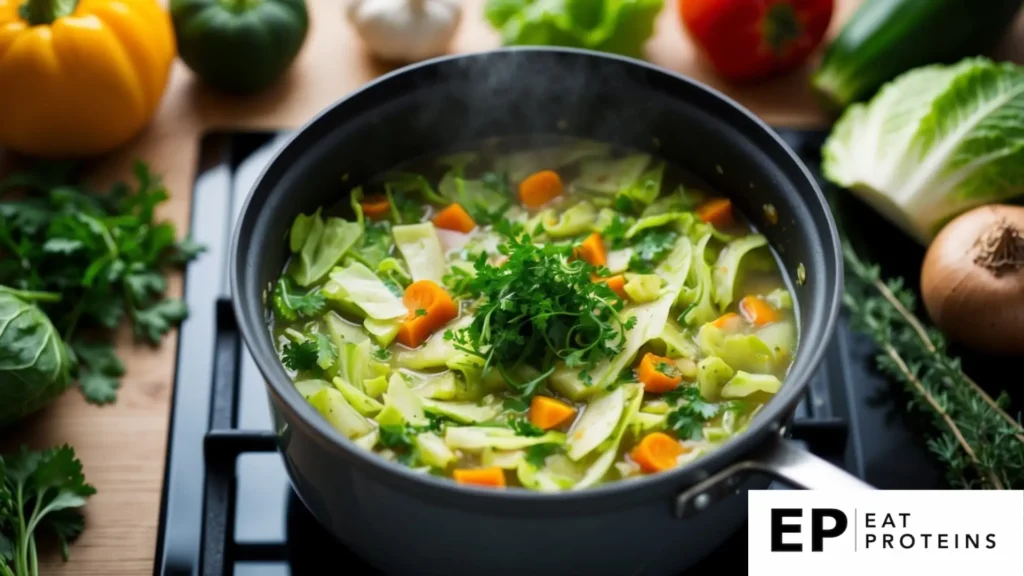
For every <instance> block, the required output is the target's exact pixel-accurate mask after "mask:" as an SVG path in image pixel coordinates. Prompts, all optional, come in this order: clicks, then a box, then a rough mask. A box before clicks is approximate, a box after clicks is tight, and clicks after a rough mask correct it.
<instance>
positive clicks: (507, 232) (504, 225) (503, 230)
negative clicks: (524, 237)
mask: <svg viewBox="0 0 1024 576" xmlns="http://www.w3.org/2000/svg"><path fill="white" fill-rule="evenodd" d="M494 231H495V232H497V233H498V234H501V235H502V236H504V237H506V238H518V237H519V236H520V235H521V234H523V232H525V231H526V227H525V226H523V223H522V222H517V221H515V220H509V219H508V218H502V219H501V220H498V221H497V222H495V223H494Z"/></svg>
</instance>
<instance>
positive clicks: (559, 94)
mask: <svg viewBox="0 0 1024 576" xmlns="http://www.w3.org/2000/svg"><path fill="white" fill-rule="evenodd" d="M540 134H567V135H573V136H579V137H585V138H591V139H596V140H601V141H605V142H612V143H618V144H622V145H625V146H628V147H632V148H636V149H641V150H646V151H649V152H651V153H653V154H657V155H658V156H661V157H663V158H665V159H667V160H668V161H670V162H674V163H676V164H678V165H680V166H682V167H684V168H686V169H688V170H690V171H692V172H694V173H695V174H696V175H697V176H699V177H702V178H703V179H704V180H705V181H706V182H708V183H710V184H711V185H712V186H713V187H714V188H715V189H716V190H718V191H721V192H723V193H725V194H727V195H728V196H730V197H731V198H732V200H733V202H735V205H736V206H738V207H739V208H740V210H741V211H742V212H743V213H745V214H748V215H751V216H753V217H755V220H758V219H759V218H760V215H761V214H762V213H763V207H764V205H765V204H769V203H770V204H772V205H774V206H775V208H776V210H777V212H778V223H777V224H775V225H770V226H764V227H762V232H763V233H764V234H765V235H766V236H767V238H768V239H769V241H770V243H771V245H772V246H773V248H774V250H775V251H776V254H777V258H778V259H779V261H780V263H781V265H782V268H783V270H784V271H785V273H786V274H787V275H788V277H789V278H791V279H803V280H802V281H800V280H798V281H794V282H791V286H792V289H793V290H794V294H795V296H796V306H797V313H798V317H799V333H800V343H799V346H798V349H797V353H796V358H795V362H794V364H793V367H792V369H791V371H790V373H789V376H788V378H787V379H786V382H785V385H784V386H783V387H782V389H781V391H780V392H779V393H778V394H777V395H776V396H775V398H773V399H772V400H771V401H770V402H769V403H768V404H767V405H766V406H765V407H764V409H763V410H762V411H761V412H760V413H759V414H758V417H757V418H756V420H755V422H754V423H752V424H751V425H750V427H749V429H748V430H746V431H745V432H744V433H742V434H740V435H739V436H737V437H736V438H734V439H733V440H731V441H730V442H729V443H728V444H726V445H725V446H723V447H721V448H720V449H719V450H717V451H715V452H713V453H711V454H710V455H707V456H705V457H703V458H700V459H698V460H697V461H695V462H693V463H691V464H689V465H687V466H684V467H682V468H680V469H678V470H675V471H672V472H667V473H662V474H657V475H652V476H649V477H646V478H643V479H638V480H632V481H628V482H618V483H612V484H609V485H605V486H599V487H595V488H591V489H587V490H581V491H578V492H568V493H558V494H544V493H536V492H530V491H526V490H521V489H511V488H510V489H507V490H500V491H499V490H493V489H488V488H478V487H471V486H463V485H458V484H455V483H454V482H452V481H450V480H447V479H444V478H438V477H434V476H430V475H423V474H418V473H415V472H412V471H410V470H409V469H408V468H405V467H403V466H401V465H399V464H395V463H392V462H388V461H386V460H384V459H383V458H380V457H378V456H376V455H375V454H372V453H370V452H368V451H366V450H363V449H361V448H359V447H357V446H355V445H354V444H353V443H352V442H351V441H349V440H348V439H347V438H345V437H344V436H343V435H342V434H340V433H338V432H337V431H335V430H334V429H333V428H332V427H331V426H330V425H329V424H328V423H327V422H326V421H325V420H324V419H323V418H322V417H321V416H320V415H319V414H318V413H317V412H316V410H315V409H314V408H313V407H312V406H310V405H309V404H308V403H307V402H306V401H305V400H304V399H303V398H302V397H301V396H300V395H299V393H298V392H297V391H296V389H295V387H294V386H293V385H292V383H291V381H290V380H289V378H288V375H287V374H286V372H285V370H284V369H283V368H282V366H281V364H280V362H279V361H278V357H277V355H276V353H275V351H274V346H273V344H272V341H271V335H270V332H269V331H268V329H267V318H268V313H267V304H266V302H267V299H268V294H269V292H270V287H271V285H272V283H273V282H274V281H275V279H276V278H277V276H278V275H279V273H280V271H281V269H282V267H283V265H284V263H285V260H286V258H287V257H288V248H287V242H286V239H287V234H288V231H289V228H290V226H291V223H292V220H293V219H294V218H295V216H296V215H298V214H299V213H300V212H305V213H311V212H312V211H313V210H315V209H316V208H317V207H318V206H321V205H328V206H329V205H333V204H335V203H337V202H341V201H345V202H347V201H348V200H347V198H346V196H347V193H348V192H347V191H348V190H349V188H350V187H351V186H352V185H354V184H356V183H359V182H362V181H364V180H365V179H367V178H369V177H371V176H373V175H375V174H377V173H379V172H381V171H383V170H386V169H389V168H392V167H393V166H395V165H396V164H399V163H401V162H403V161H406V160H409V159H411V158H414V157H418V156H422V155H424V154H436V153H441V152H445V151H449V150H456V149H459V148H465V147H467V146H471V145H472V144H473V143H474V142H478V141H480V140H483V139H486V138H490V137H495V136H524V135H527V136H529V135H540ZM343 177H344V178H345V182H344V183H343V181H342V179H343ZM798 270H801V272H799V273H798ZM231 286H232V293H233V294H234V307H235V313H236V314H237V316H238V319H239V324H240V326H241V330H242V335H243V337H244V339H245V343H246V345H247V346H248V348H249V350H250V351H251V353H252V355H253V357H254V359H255V361H256V364H257V366H258V367H259V369H260V371H261V372H262V373H263V376H264V378H265V379H266V381H267V388H268V391H269V395H270V400H271V405H272V411H273V416H274V422H275V429H276V430H277V431H278V433H279V438H280V450H281V452H282V454H283V455H284V460H285V464H286V466H287V469H288V472H289V474H290V475H291V479H292V482H293V484H294V487H295V490H296V492H297V493H298V495H299V497H300V498H301V499H302V501H303V502H304V503H305V504H306V506H308V507H309V509H310V510H311V511H312V513H313V515H314V516H316V518H317V519H318V520H319V521H320V522H321V523H322V524H323V525H324V526H325V527H327V528H328V529H330V530H331V531H332V532H333V533H334V534H335V535H336V536H337V537H338V538H339V539H340V540H341V541H343V542H344V543H345V544H346V545H348V546H349V547H351V548H352V549H353V550H355V551H356V553H358V554H360V555H362V556H364V557H365V558H366V559H367V560H368V561H369V562H370V563H372V564H374V565H376V566H377V567H379V568H380V569H382V570H384V571H385V572H387V573H390V574H416V575H442V574H443V575H462V574H465V575H474V576H477V575H479V574H492V575H493V574H510V575H512V574H514V575H517V576H521V575H523V574H529V575H530V576H542V575H545V574H551V575H558V576H565V575H568V574H580V575H587V576H598V575H604V574H607V575H615V576H625V575H636V574H645V575H646V574H651V575H655V574H677V573H678V572H679V571H680V570H683V569H685V568H686V567H687V566H689V565H691V564H692V563H693V562H695V561H696V560H698V559H700V558H701V557H702V556H703V555H705V553H707V552H708V551H710V550H712V549H714V548H715V547H716V546H718V545H719V544H720V543H721V542H722V541H723V540H724V539H725V538H726V537H728V536H729V535H731V534H732V533H734V532H735V530H736V529H737V528H738V527H739V526H741V525H742V523H743V522H744V520H745V518H746V507H747V503H746V496H745V491H746V490H747V489H751V488H764V487H765V486H766V484H767V481H766V479H765V478H766V477H767V476H774V477H776V478H781V479H783V480H785V481H788V482H789V483H790V484H792V485H794V486H796V487H801V488H816V487H829V488H869V487H868V486H867V485H866V484H863V483H861V482H860V481H859V480H857V479H855V478H853V477H852V476H849V475H847V474H846V473H845V472H842V471H841V470H839V469H838V468H835V467H833V466H831V465H830V464H828V463H826V462H824V461H823V460H819V459H818V458H816V457H814V456H812V455H810V454H809V453H807V452H804V451H802V450H800V449H798V448H796V447H795V446H793V445H792V444H790V443H789V442H788V441H787V440H785V439H784V438H785V436H786V427H787V423H788V422H789V421H790V420H791V418H792V415H793V413H794V410H795V408H796V406H797V404H798V402H799V401H800V399H801V397H802V396H803V393H804V390H805V388H806V386H807V384H808V381H809V379H810V377H811V375H812V374H813V373H814V372H815V369H816V368H817V365H818V362H819V360H820V358H821V356H822V352H823V351H824V348H825V344H826V342H827V341H828V340H829V338H830V337H831V336H832V331H833V328H834V326H835V323H836V318H837V315H838V311H839V306H840V294H841V290H842V266H841V258H840V251H839V242H838V237H837V233H836V228H835V225H834V223H833V221H832V217H831V215H830V213H829V210H828V207H827V205H826V203H825V200H824V198H823V197H822V195H821V192H820V191H819V190H818V189H817V187H816V186H815V184H814V182H813V180H812V179H811V176H810V175H809V174H808V172H807V170H806V168H805V167H804V166H803V165H802V164H801V163H800V161H799V160H798V159H797V158H796V157H795V156H794V155H793V153H792V152H791V151H790V150H789V148H787V146H786V145H785V144H783V142H782V141H781V140H780V139H779V138H778V137H777V136H776V135H775V134H774V133H773V132H772V131H771V130H770V129H769V128H768V127H767V126H765V125H764V124H763V123H762V122H760V121H759V120H758V119H757V118H756V117H754V116H753V115H752V114H750V113H749V112H747V111H746V110H744V109H743V108H742V107H740V106H739V105H737V104H736V103H735V102H733V101H731V100H729V99H728V98H726V97H725V96H723V95H721V94H719V93H717V92H715V91H713V90H711V89H709V88H707V87H705V86H702V85H701V84H698V83H696V82H694V81H692V80H688V79H686V78H683V77H681V76H678V75H675V74H672V73H670V72H667V71H665V70H662V69H659V68H657V67H654V66H651V65H649V64H646V63H643V62H639V61H635V60H631V59H626V58H620V57H616V56H610V55H603V54H597V53H592V52H587V51H579V50H568V49H550V48H518V49H503V50H497V51H492V52H485V53H479V54H471V55H461V56H454V57H446V58H440V59H436V60H432V61H429V62H425V63H421V64H417V65H414V66H411V67H407V68H404V69H402V70H399V71H397V72H394V73H391V74H388V75H386V76H384V77H382V78H380V79H378V80H376V81H374V82H371V83H370V84H368V85H366V86H364V87H363V88H361V89H359V90H358V91H356V92H355V93H353V94H351V95H349V96H347V97H345V98H344V99H342V100H340V101H339V102H337V103H336V104H334V105H333V106H331V107H330V108H329V109H327V110H326V111H324V112H323V113H321V114H320V115H319V116H317V117H316V118H314V119H313V120H312V121H311V122H310V123H308V124H307V125H306V126H305V127H303V128H302V129H301V130H300V131H299V132H298V133H297V134H295V136H294V137H293V138H292V139H291V141H290V142H289V143H288V144H287V145H286V146H284V147H283V149H281V150H280V152H279V153H278V154H277V156H276V157H275V158H274V159H273V161H272V162H271V163H270V164H269V166H268V167H267V168H266V170H265V171H264V172H263V174H262V175H261V176H260V179H259V181H258V183H257V184H256V186H255V188H254V189H253V191H252V193H251V195H250V196H249V199H248V201H247V202H246V204H245V206H244V207H243V209H242V214H241V217H240V218H239V223H238V227H237V230H236V232H235V238H234V246H233V261H232V264H231ZM749 472H762V473H767V474H766V475H764V474H761V475H750V474H748V473H749ZM331 569H332V570H341V569H343V567H332V568H331Z"/></svg>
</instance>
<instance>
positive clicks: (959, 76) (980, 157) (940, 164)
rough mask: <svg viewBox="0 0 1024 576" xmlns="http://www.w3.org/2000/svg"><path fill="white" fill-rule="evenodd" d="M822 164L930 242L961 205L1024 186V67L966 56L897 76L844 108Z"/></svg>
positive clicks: (996, 198)
mask: <svg viewBox="0 0 1024 576" xmlns="http://www.w3.org/2000/svg"><path fill="white" fill-rule="evenodd" d="M822 171H823V173H824V175H825V177H826V178H827V179H828V180H830V181H832V182H833V183H835V184H837V185H839V186H842V187H844V188H847V189H849V190H851V191H852V192H853V193H854V194H856V195H857V196H858V197H860V198H861V199H863V200H864V201H865V202H866V203H868V204H869V205H871V206H872V207H873V208H874V209H875V210H877V211H878V212H880V213H881V214H882V215H883V216H885V217H886V218H887V219H888V220H890V221H891V222H892V223H894V224H895V225H897V226H898V227H900V228H901V229H902V230H903V231H904V232H905V233H907V234H909V235H910V236H912V237H913V238H914V239H915V240H917V241H918V242H920V243H922V244H928V243H930V242H931V240H932V239H933V238H934V237H935V235H936V234H937V233H938V231H939V230H940V229H941V228H942V226H944V225H945V224H946V223H947V222H948V221H949V220H951V219H953V218H954V217H956V216H957V215H959V214H960V213H962V212H965V211H967V210H969V209H971V208H973V207H975V206H979V205H982V204H990V203H993V202H1002V201H1006V200H1009V199H1010V198H1013V197H1015V196H1017V195H1019V194H1021V193H1022V192H1024V68H1022V67H1020V66H1016V65H1014V64H1011V63H996V62H992V61H991V60H988V59H985V58H969V59H965V60H962V61H960V62H959V63H956V64H952V65H930V66H925V67H922V68H917V69H915V70H911V71H910V72H907V73H905V74H903V75H901V76H899V77H897V78H896V79H894V80H893V81H892V82H890V83H889V84H887V85H886V86H884V87H883V88H882V89H881V90H880V91H879V92H878V94H876V95H875V96H874V97H873V98H872V99H871V100H870V101H869V102H866V103H860V104H855V105H853V106H851V107H850V108H848V109H847V110H846V112H845V113H844V114H843V116H842V117H841V118H840V119H839V121H838V122H837V123H836V125H835V127H834V128H833V130H832V133H831V134H830V135H829V138H828V140H827V141H826V143H825V146H824V148H823V150H822Z"/></svg>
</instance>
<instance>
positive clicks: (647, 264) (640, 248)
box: [629, 228, 679, 274]
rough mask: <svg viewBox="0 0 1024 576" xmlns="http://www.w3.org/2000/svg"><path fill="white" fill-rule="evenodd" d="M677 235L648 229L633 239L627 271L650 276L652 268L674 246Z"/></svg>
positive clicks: (659, 229)
mask: <svg viewBox="0 0 1024 576" xmlns="http://www.w3.org/2000/svg"><path fill="white" fill-rule="evenodd" d="M678 237H679V235H678V234H677V233H676V232H675V231H673V230H666V229H662V228H648V229H647V230H644V231H642V232H640V234H638V235H637V236H636V237H634V243H633V256H632V258H630V259H629V269H630V270H631V271H633V272H636V273H638V274H650V273H651V272H654V267H655V266H656V265H657V264H658V262H660V261H661V259H662V258H664V257H665V256H666V255H667V254H668V253H669V252H670V251H671V250H672V248H673V247H674V246H675V244H676V239H677V238H678Z"/></svg>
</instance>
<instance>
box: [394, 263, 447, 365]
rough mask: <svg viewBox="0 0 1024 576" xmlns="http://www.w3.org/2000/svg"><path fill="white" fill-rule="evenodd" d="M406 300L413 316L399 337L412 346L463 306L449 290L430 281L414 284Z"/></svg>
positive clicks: (405, 297)
mask: <svg viewBox="0 0 1024 576" xmlns="http://www.w3.org/2000/svg"><path fill="white" fill-rule="evenodd" d="M402 301H403V302H404V303H405V307H406V308H408V309H409V315H408V317H406V319H405V322H404V323H403V324H402V326H401V328H399V329H398V336H397V337H396V339H397V340H398V342H399V343H400V344H402V345H403V346H408V347H409V348H416V347H418V346H419V345H420V344H422V343H423V342H424V341H425V340H426V339H427V338H429V337H430V335H431V334H433V333H434V332H436V331H438V330H439V329H441V328H442V327H443V326H444V325H445V324H447V323H449V322H451V321H452V320H454V319H455V318H456V317H458V315H459V307H458V306H456V305H455V302H454V301H453V300H452V297H451V296H449V295H448V292H446V291H445V289H444V288H442V287H440V286H438V285H437V284H435V283H434V282H432V281H430V280H418V281H416V282H413V283H412V284H410V285H409V287H408V288H406V289H405V295H404V296H403V297H402Z"/></svg>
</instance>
